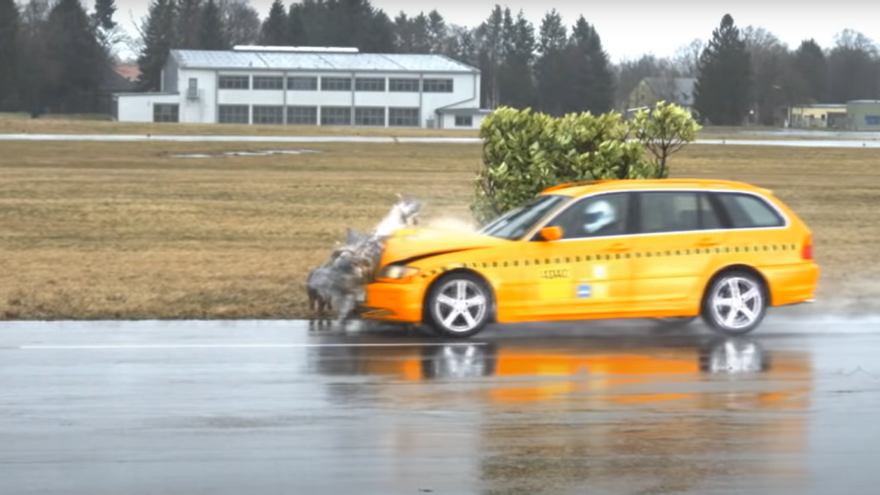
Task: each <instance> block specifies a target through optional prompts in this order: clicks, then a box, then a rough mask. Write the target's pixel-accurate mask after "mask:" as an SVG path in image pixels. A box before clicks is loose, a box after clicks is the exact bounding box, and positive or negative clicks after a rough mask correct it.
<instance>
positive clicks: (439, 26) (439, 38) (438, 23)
mask: <svg viewBox="0 0 880 495" xmlns="http://www.w3.org/2000/svg"><path fill="white" fill-rule="evenodd" d="M427 31H428V51H427V52H426V53H443V50H444V47H445V45H446V38H447V35H446V21H445V20H444V19H443V16H442V15H440V13H439V12H437V10H432V11H431V12H429V13H428V25H427Z"/></svg>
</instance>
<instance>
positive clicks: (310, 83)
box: [287, 76, 318, 91]
mask: <svg viewBox="0 0 880 495" xmlns="http://www.w3.org/2000/svg"><path fill="white" fill-rule="evenodd" d="M287 89H289V90H293V91H317V89H318V78H317V77H309V76H296V77H288V78H287Z"/></svg>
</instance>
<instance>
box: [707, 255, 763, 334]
mask: <svg viewBox="0 0 880 495" xmlns="http://www.w3.org/2000/svg"><path fill="white" fill-rule="evenodd" d="M767 300H768V297H767V291H766V289H765V288H764V284H763V283H762V282H761V280H759V279H758V277H756V276H755V275H752V274H751V273H748V272H745V271H731V272H727V273H724V274H722V275H721V276H719V277H717V278H715V280H713V281H712V283H711V284H710V285H709V290H708V291H707V292H706V296H705V298H704V300H703V319H704V320H706V323H707V324H708V325H709V326H710V327H712V329H714V330H715V331H717V332H719V333H722V334H725V335H744V334H747V333H749V332H751V331H752V330H754V329H755V328H757V327H758V325H759V324H760V323H761V321H762V320H763V319H764V314H765V313H766V312H767V302H768V301H767Z"/></svg>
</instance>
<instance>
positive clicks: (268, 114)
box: [254, 105, 284, 125]
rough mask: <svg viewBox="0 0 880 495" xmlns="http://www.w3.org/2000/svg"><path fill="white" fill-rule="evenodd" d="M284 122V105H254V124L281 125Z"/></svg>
mask: <svg viewBox="0 0 880 495" xmlns="http://www.w3.org/2000/svg"><path fill="white" fill-rule="evenodd" d="M283 123H284V107H278V106H263V105H254V124H272V125H281V124H283Z"/></svg>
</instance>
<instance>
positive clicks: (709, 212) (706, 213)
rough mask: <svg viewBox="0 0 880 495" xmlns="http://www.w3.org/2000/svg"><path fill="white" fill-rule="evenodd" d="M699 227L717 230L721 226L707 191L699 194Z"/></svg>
mask: <svg viewBox="0 0 880 495" xmlns="http://www.w3.org/2000/svg"><path fill="white" fill-rule="evenodd" d="M700 220H701V223H700V228H702V229H704V230H718V229H721V228H723V225H722V224H721V219H720V218H718V212H716V211H715V208H713V207H712V202H711V201H710V200H709V195H708V194H707V193H701V194H700Z"/></svg>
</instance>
